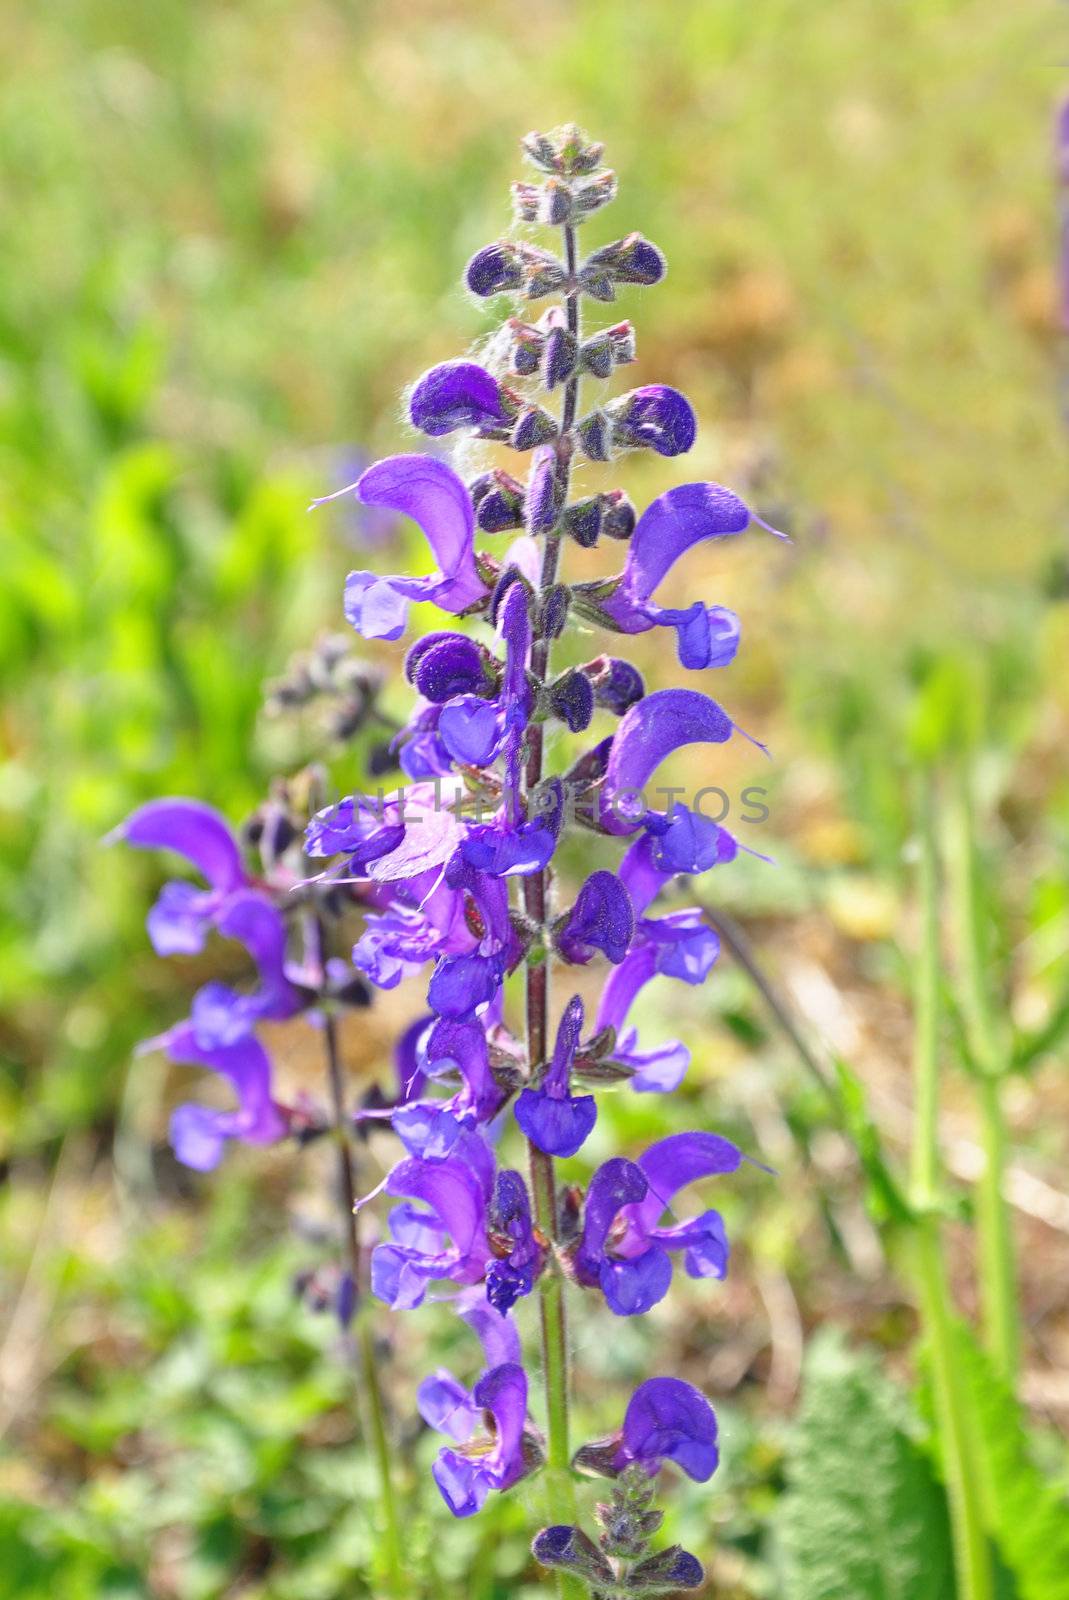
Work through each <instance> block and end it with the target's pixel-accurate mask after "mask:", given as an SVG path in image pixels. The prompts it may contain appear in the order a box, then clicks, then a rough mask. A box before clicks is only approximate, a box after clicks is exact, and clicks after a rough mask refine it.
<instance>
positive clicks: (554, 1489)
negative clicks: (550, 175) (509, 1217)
mask: <svg viewBox="0 0 1069 1600" xmlns="http://www.w3.org/2000/svg"><path fill="white" fill-rule="evenodd" d="M564 248H565V256H566V260H567V266H568V276H569V281H570V283H571V284H572V285H574V279H575V270H576V242H575V230H574V229H573V228H565V229H564ZM567 315H568V329H569V331H570V332H571V333H573V334H574V335H576V337H578V333H579V294H578V289H577V288H575V287H572V288H570V289H569V292H568V302H567ZM578 395H579V377H578V373H574V374H573V375H572V377H571V378H569V380H568V382H567V384H566V386H565V390H564V405H563V409H562V413H561V443H562V445H563V449H562V452H561V460H562V471H563V474H564V480H565V483H564V497H565V499H566V498H567V480H568V460H567V450H568V443H569V442H568V441H567V440H566V439H565V435H566V434H567V432H568V430H569V429H570V428H571V426H572V423H573V422H574V421H575V412H576V406H577V403H578ZM559 562H560V535H559V534H558V533H556V532H554V531H551V532H549V533H548V534H547V535H546V543H545V550H544V553H543V557H542V574H541V584H540V602H539V606H538V610H537V613H536V619H535V636H534V639H533V642H532V645H531V671H532V672H533V674H534V676H535V677H536V678H537V680H538V682H539V683H540V684H542V683H545V681H546V678H547V676H548V673H549V651H550V640H549V639H548V638H547V637H546V635H545V632H544V627H543V623H542V610H541V600H542V599H544V597H545V595H546V594H547V593H548V591H549V590H550V589H551V588H552V586H553V584H554V583H555V582H556V581H557V567H558V564H559ZM542 752H543V737H542V726H541V724H539V723H532V724H531V725H530V726H529V728H528V730H527V762H526V766H525V770H524V790H525V795H527V794H530V792H531V790H532V789H533V788H534V787H535V786H536V785H537V784H538V783H540V782H541V780H542ZM523 903H524V910H525V911H526V913H527V915H528V917H529V918H530V919H531V921H532V922H534V923H535V924H537V926H538V927H539V928H540V929H541V928H544V926H545V921H546V872H545V871H542V872H535V873H531V874H530V876H528V877H525V878H524V880H523ZM526 1009H527V1061H528V1067H529V1068H531V1069H533V1068H535V1067H537V1066H539V1065H540V1064H541V1063H542V1062H544V1061H545V1060H546V1057H547V1054H548V1043H549V1039H548V1035H549V959H548V956H543V957H542V958H541V959H540V960H538V961H536V962H532V963H529V964H528V967H527V995H526ZM527 1151H528V1159H529V1162H530V1171H531V1191H532V1197H533V1201H534V1215H535V1222H536V1223H537V1225H538V1227H539V1229H540V1230H541V1232H542V1233H543V1234H544V1235H545V1236H546V1237H547V1238H548V1239H551V1240H553V1241H554V1243H555V1242H556V1239H557V1235H558V1228H559V1217H558V1208H557V1180H556V1173H555V1171H554V1161H553V1157H552V1156H548V1155H546V1154H545V1153H544V1152H543V1151H541V1150H539V1149H538V1148H537V1146H536V1145H534V1144H532V1143H531V1142H530V1141H528V1145H527ZM539 1302H540V1315H541V1333H542V1375H543V1381H544V1383H545V1390H546V1419H547V1424H548V1446H549V1462H548V1465H547V1467H546V1472H545V1478H546V1510H547V1514H548V1516H549V1518H550V1520H551V1521H552V1522H554V1523H569V1522H573V1521H574V1519H575V1487H574V1483H573V1480H572V1474H571V1445H570V1443H569V1438H568V1398H569V1396H568V1328H567V1311H566V1307H565V1303H564V1279H563V1277H562V1275H561V1272H560V1269H559V1267H558V1266H557V1265H556V1262H555V1260H553V1259H552V1258H551V1260H550V1264H549V1267H548V1269H547V1271H545V1272H544V1273H543V1274H542V1276H541V1278H540V1280H539ZM557 1588H558V1592H559V1593H560V1595H561V1596H562V1597H563V1600H581V1597H582V1595H583V1592H584V1590H583V1585H582V1584H581V1583H580V1582H579V1581H578V1579H576V1578H575V1577H574V1576H573V1575H571V1574H569V1573H563V1572H558V1574H557Z"/></svg>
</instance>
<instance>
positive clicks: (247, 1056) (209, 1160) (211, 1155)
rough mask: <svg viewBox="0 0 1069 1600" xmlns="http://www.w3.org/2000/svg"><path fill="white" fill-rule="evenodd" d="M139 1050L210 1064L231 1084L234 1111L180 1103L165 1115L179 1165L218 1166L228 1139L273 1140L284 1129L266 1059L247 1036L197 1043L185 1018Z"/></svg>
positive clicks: (187, 1063)
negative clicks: (223, 1041) (168, 1119)
mask: <svg viewBox="0 0 1069 1600" xmlns="http://www.w3.org/2000/svg"><path fill="white" fill-rule="evenodd" d="M141 1049H142V1051H145V1050H155V1049H161V1050H166V1051H167V1053H168V1054H169V1055H170V1056H171V1058H172V1060H174V1061H177V1062H179V1063H180V1064H181V1065H183V1066H198V1067H210V1068H211V1069H212V1071H213V1072H217V1073H218V1074H219V1075H220V1077H222V1078H225V1079H226V1080H227V1082H228V1083H229V1084H230V1085H231V1087H232V1088H233V1090H234V1093H235V1094H236V1095H237V1099H238V1109H237V1110H236V1111H216V1110H214V1109H212V1108H211V1107H210V1106H202V1105H181V1106H179V1107H178V1108H177V1109H176V1110H175V1111H174V1113H173V1114H172V1117H171V1130H170V1131H171V1144H172V1146H173V1149H174V1153H175V1155H176V1156H177V1157H178V1159H179V1161H181V1162H182V1164H183V1165H184V1166H187V1167H194V1168H195V1169H196V1170H197V1171H198V1172H210V1171H211V1170H212V1168H214V1167H216V1166H218V1164H219V1160H220V1157H221V1156H222V1153H223V1146H224V1145H225V1143H226V1141H227V1140H228V1139H240V1140H241V1141H242V1142H243V1143H244V1144H273V1143H274V1142H275V1140H277V1139H281V1138H282V1137H283V1136H284V1135H285V1133H286V1121H285V1118H284V1116H283V1115H282V1113H281V1112H280V1111H279V1109H278V1107H277V1106H276V1105H275V1102H274V1100H273V1099H272V1098H271V1063H270V1060H269V1059H268V1055H267V1052H266V1050H265V1049H264V1047H263V1045H262V1044H260V1042H259V1040H258V1039H256V1038H254V1037H253V1036H252V1035H251V1034H246V1035H244V1036H243V1037H242V1038H239V1039H237V1040H235V1041H233V1042H232V1043H228V1044H210V1045H204V1044H201V1043H200V1042H199V1041H198V1039H197V1036H196V1033H195V1032H194V1028H193V1024H192V1023H191V1022H188V1021H187V1022H180V1023H178V1024H177V1026H175V1027H173V1028H171V1029H170V1030H169V1031H168V1032H167V1033H164V1034H161V1035H160V1036H159V1037H158V1038H156V1039H149V1040H148V1041H146V1043H145V1044H144V1045H142V1046H141Z"/></svg>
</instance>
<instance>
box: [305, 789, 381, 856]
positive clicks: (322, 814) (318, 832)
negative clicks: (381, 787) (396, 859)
mask: <svg viewBox="0 0 1069 1600" xmlns="http://www.w3.org/2000/svg"><path fill="white" fill-rule="evenodd" d="M404 836H405V825H404V822H403V821H402V820H401V813H400V812H399V810H398V808H397V806H396V805H387V803H386V802H385V801H378V802H376V801H374V800H371V799H369V798H367V797H366V796H365V795H347V796H346V797H345V799H344V800H339V801H338V803H337V804H336V805H330V806H324V808H323V810H322V811H317V812H316V814H315V816H314V817H313V818H312V820H311V822H310V823H309V824H308V826H307V828H306V829H305V833H304V853H305V855H307V856H312V857H318V856H338V855H348V856H349V857H350V858H351V859H350V867H351V868H352V870H353V872H359V870H360V869H361V867H365V866H367V865H368V863H369V862H371V861H375V860H377V859H378V857H379V856H385V855H389V853H390V851H391V850H396V849H397V846H398V845H399V844H400V843H401V840H402V839H403V838H404Z"/></svg>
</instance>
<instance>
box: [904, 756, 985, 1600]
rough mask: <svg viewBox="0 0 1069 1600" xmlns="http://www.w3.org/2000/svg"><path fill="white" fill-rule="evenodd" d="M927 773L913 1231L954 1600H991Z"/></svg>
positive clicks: (921, 827) (921, 803)
mask: <svg viewBox="0 0 1069 1600" xmlns="http://www.w3.org/2000/svg"><path fill="white" fill-rule="evenodd" d="M934 787H935V786H934V780H933V776H932V774H931V772H930V771H929V770H925V771H923V772H922V774H921V777H920V780H919V784H918V801H917V826H918V840H919V847H920V862H919V869H918V891H919V896H918V897H919V902H920V915H921V929H920V947H919V950H918V953H917V959H916V965H915V980H914V1014H915V1032H914V1056H913V1104H914V1113H913V1138H912V1152H911V1155H912V1163H911V1165H912V1184H911V1199H912V1204H913V1223H912V1227H911V1233H912V1245H913V1255H914V1261H915V1270H916V1277H917V1285H918V1289H919V1294H920V1302H921V1317H922V1322H923V1325H924V1330H925V1334H926V1336H927V1341H928V1347H929V1351H930V1357H931V1372H932V1390H933V1397H934V1402H935V1411H936V1418H937V1423H938V1431H939V1438H940V1440H941V1443H942V1452H943V1463H944V1472H945V1476H946V1485H947V1499H948V1501H949V1504H950V1520H951V1532H952V1536H953V1544H954V1567H955V1571H956V1574H957V1581H958V1591H959V1597H960V1600H992V1596H993V1593H994V1589H993V1578H992V1569H991V1555H990V1550H989V1546H988V1540H987V1534H986V1531H985V1528H984V1520H983V1506H982V1503H981V1498H980V1485H979V1480H978V1477H977V1474H976V1472H975V1470H974V1465H973V1463H974V1462H975V1460H976V1450H975V1445H974V1440H973V1437H972V1432H973V1430H972V1417H971V1412H970V1408H969V1401H968V1396H967V1394H966V1392H965V1388H964V1384H963V1381H962V1373H961V1364H960V1361H959V1359H958V1356H957V1352H956V1350H955V1340H954V1317H953V1305H952V1301H951V1295H950V1285H949V1282H948V1275H947V1268H946V1259H945V1254H944V1250H943V1238H942V1224H941V1211H940V1207H941V1204H942V1179H941V1173H940V1161H939V1137H938V1114H939V1020H940V1004H939V995H940V949H939V872H938V863H937V855H936V843H935V834H936V822H935V814H936V804H935V792H934Z"/></svg>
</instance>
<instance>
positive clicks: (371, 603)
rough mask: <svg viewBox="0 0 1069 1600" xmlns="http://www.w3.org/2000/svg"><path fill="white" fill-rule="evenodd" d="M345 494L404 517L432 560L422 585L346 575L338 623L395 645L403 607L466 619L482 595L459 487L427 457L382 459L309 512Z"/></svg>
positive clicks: (466, 502)
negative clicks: (428, 604) (422, 604)
mask: <svg viewBox="0 0 1069 1600" xmlns="http://www.w3.org/2000/svg"><path fill="white" fill-rule="evenodd" d="M346 494H352V495H355V496H356V498H357V499H358V500H359V501H360V502H361V503H362V504H363V505H371V506H387V507H388V508H389V509H390V510H391V511H398V512H401V513H403V514H404V515H405V516H406V517H411V518H412V520H413V522H415V523H416V524H417V526H418V527H419V528H420V530H421V531H422V533H423V535H424V537H425V538H426V540H427V543H428V544H429V545H430V547H431V550H432V551H433V553H434V555H435V556H436V558H437V560H438V565H439V570H438V571H435V572H432V573H429V574H428V575H427V576H426V577H425V578H409V577H406V576H404V575H403V574H401V575H397V576H394V577H385V578H380V577H379V576H378V575H377V574H376V573H374V572H351V573H350V574H349V576H348V578H347V579H346V580H345V615H346V617H347V618H348V620H349V622H351V623H352V625H353V627H354V628H355V629H356V631H357V633H359V634H362V635H363V637H364V638H365V639H399V638H400V637H401V635H402V633H404V631H405V624H406V622H407V620H408V606H409V602H410V601H413V600H429V601H433V603H434V604H435V605H436V606H438V607H440V609H441V610H442V611H452V612H454V613H456V612H459V611H466V610H467V609H468V608H469V606H473V605H475V604H477V602H478V601H480V600H483V599H484V598H485V597H486V595H487V592H488V591H487V587H486V585H485V583H484V582H483V580H482V579H481V578H480V576H479V572H478V567H477V565H476V561H475V514H474V512H473V510H472V505H471V497H470V495H469V494H468V491H467V489H466V488H465V486H464V483H463V480H462V479H460V478H458V477H457V474H456V473H455V472H454V471H453V469H452V467H450V466H447V465H446V463H445V462H444V461H437V460H435V458H434V457H433V456H426V455H407V456H387V457H386V458H385V460H383V461H378V462H376V464H375V465H374V466H373V467H369V468H368V470H367V472H365V473H364V474H363V476H362V477H360V478H358V479H357V480H356V482H355V483H351V484H348V485H347V486H346V488H344V489H339V490H338V491H337V493H335V494H329V495H324V496H323V497H322V498H321V499H319V500H313V502H312V504H313V506H317V505H323V504H325V502H326V501H328V500H336V499H338V497H339V496H340V495H346Z"/></svg>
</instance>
